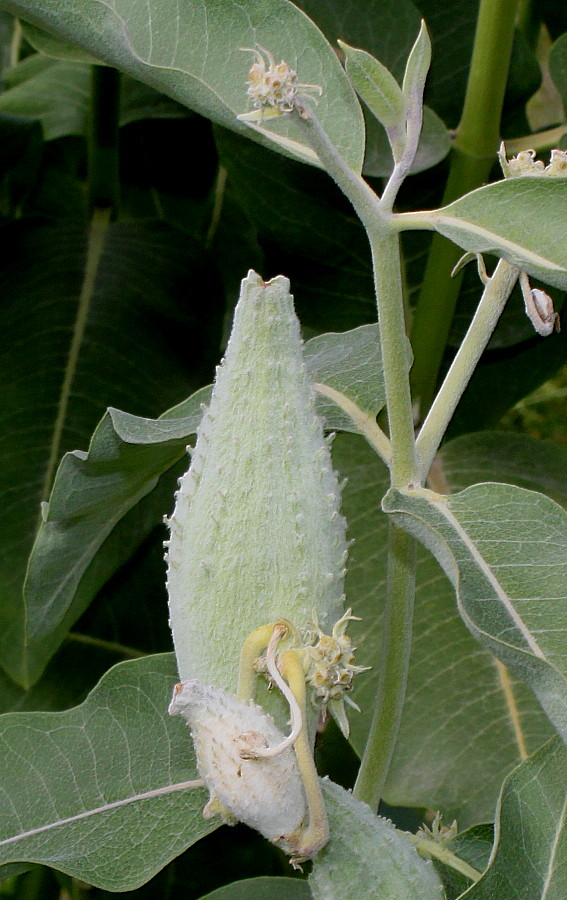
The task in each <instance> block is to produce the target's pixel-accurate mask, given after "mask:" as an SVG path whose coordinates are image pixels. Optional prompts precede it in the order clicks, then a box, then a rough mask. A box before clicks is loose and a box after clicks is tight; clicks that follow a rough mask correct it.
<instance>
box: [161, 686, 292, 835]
mask: <svg viewBox="0 0 567 900" xmlns="http://www.w3.org/2000/svg"><path fill="white" fill-rule="evenodd" d="M169 712H170V715H180V716H183V718H184V719H185V720H186V721H187V723H188V725H189V727H190V729H191V734H192V737H193V742H194V744H195V752H196V754H197V765H198V767H199V773H200V775H201V777H202V778H203V780H204V782H205V785H206V786H207V788H208V789H209V792H210V796H211V801H213V806H212V809H211V812H213V811H214V801H215V800H216V801H220V803H222V804H223V806H224V807H226V810H227V811H228V812H229V813H230V814H231V815H232V816H234V818H235V819H237V820H239V821H241V822H244V823H245V824H246V825H249V826H250V827H251V828H255V829H256V830H257V831H259V832H260V834H263V835H264V837H266V838H268V840H270V841H273V842H274V843H278V842H280V841H281V840H282V838H284V837H285V836H286V835H289V834H292V833H293V832H295V831H296V830H297V829H298V828H299V827H300V826H301V825H302V823H303V821H304V819H305V816H306V802H305V795H304V793H303V788H302V784H301V779H300V776H299V769H298V766H297V761H296V758H295V754H294V752H293V750H292V749H288V750H285V751H284V752H283V753H281V754H278V755H277V756H273V757H270V758H268V759H244V758H243V757H242V756H241V752H242V751H244V753H246V751H247V750H250V749H254V748H255V747H275V746H277V745H278V744H281V742H282V741H283V740H284V735H283V734H282V733H281V731H280V730H279V729H278V728H276V726H275V724H274V722H273V720H272V718H271V717H270V716H268V715H266V713H265V712H264V711H263V710H262V708H261V707H260V706H257V705H256V704H255V703H252V702H248V703H245V702H243V701H242V700H238V699H237V698H236V697H234V696H232V695H231V694H229V693H227V692H226V691H223V690H220V689H219V688H215V687H211V686H210V685H204V684H202V683H201V682H199V681H186V682H184V683H182V684H178V685H177V686H176V688H175V691H174V693H173V698H172V700H171V704H170V707H169Z"/></svg>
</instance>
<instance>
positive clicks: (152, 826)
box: [0, 654, 214, 891]
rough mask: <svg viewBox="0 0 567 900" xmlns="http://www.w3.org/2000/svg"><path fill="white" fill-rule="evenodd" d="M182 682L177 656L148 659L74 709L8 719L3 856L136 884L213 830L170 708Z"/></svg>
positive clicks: (96, 879)
mask: <svg viewBox="0 0 567 900" xmlns="http://www.w3.org/2000/svg"><path fill="white" fill-rule="evenodd" d="M175 680H176V672H175V660H174V658H173V655H172V654H166V655H162V656H151V657H146V658H145V659H141V660H135V661H133V662H127V663H121V664H120V665H118V666H115V667H114V668H113V669H111V670H110V672H108V673H107V674H106V675H105V676H104V678H103V679H102V681H101V682H100V683H99V685H98V686H97V687H96V688H95V690H94V691H93V692H92V693H91V694H90V695H89V697H88V698H87V700H86V701H85V702H84V703H83V704H82V705H81V706H79V707H76V708H75V709H72V710H69V711H68V712H62V713H43V712H42V713H21V714H10V713H9V714H6V715H5V716H2V717H1V718H0V735H1V738H0V740H1V742H2V762H1V774H0V780H1V784H2V793H3V796H4V798H5V799H4V803H3V804H2V813H1V815H0V822H1V837H0V862H1V863H10V862H13V861H20V860H24V861H31V862H41V863H44V864H45V865H48V866H52V867H54V868H57V869H59V870H60V871H62V872H67V873H68V874H70V875H73V876H74V877H76V878H80V879H82V880H84V881H86V882H89V883H91V884H94V885H97V886H99V887H101V888H104V889H107V890H113V891H121V890H122V891H124V890H132V889H134V888H135V887H138V886H139V885H140V884H143V883H144V882H145V881H147V880H148V879H149V878H151V876H152V875H154V874H155V873H156V872H157V871H159V869H160V868H162V867H163V866H164V865H166V863H168V862H169V861H170V860H171V859H173V858H174V857H175V856H177V855H178V854H179V853H181V852H182V851H183V850H184V849H186V847H188V846H190V845H191V844H192V843H194V841H196V840H198V839H199V838H201V837H203V836H204V835H205V834H207V833H208V832H209V831H211V830H212V829H211V825H210V824H208V823H206V822H205V820H204V819H203V816H202V804H203V800H204V797H205V792H204V791H203V790H201V789H193V790H191V789H188V788H183V787H182V785H183V784H184V783H185V782H187V781H189V780H191V779H194V778H195V777H197V776H196V774H195V772H196V770H195V761H194V756H193V749H192V742H191V739H190V736H189V733H188V731H187V729H186V728H185V727H184V725H183V723H181V722H180V721H179V720H176V719H173V718H171V717H170V716H169V715H168V713H167V707H168V703H169V700H170V697H171V692H172V688H173V685H174V683H175ZM24 773H25V775H24ZM23 776H24V777H23ZM212 827H213V828H214V825H213V826H212Z"/></svg>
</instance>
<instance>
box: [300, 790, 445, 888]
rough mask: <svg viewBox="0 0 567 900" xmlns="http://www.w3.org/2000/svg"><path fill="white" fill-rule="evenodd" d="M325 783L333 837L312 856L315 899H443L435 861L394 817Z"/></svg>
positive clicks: (311, 876)
mask: <svg viewBox="0 0 567 900" xmlns="http://www.w3.org/2000/svg"><path fill="white" fill-rule="evenodd" d="M322 784H323V793H324V797H325V803H326V806H327V813H328V816H329V827H330V832H331V837H330V840H329V843H328V844H327V845H326V846H325V847H323V849H322V850H321V851H320V852H319V853H318V854H317V856H316V857H315V859H314V861H313V869H312V871H311V874H310V876H309V886H310V888H311V892H312V894H313V897H314V900H343V898H344V897H364V898H365V900H373V898H375V900H442V898H443V887H442V885H441V881H440V880H439V877H438V875H437V873H436V872H435V869H434V868H433V865H432V863H430V862H426V861H425V860H423V859H421V857H420V856H418V854H417V852H416V851H415V850H414V848H413V847H412V846H411V844H410V843H409V841H408V840H407V839H406V838H405V837H404V836H403V835H402V834H399V833H398V832H397V831H396V830H395V829H394V826H393V825H392V823H391V822H389V821H388V820H387V819H383V818H382V817H380V816H376V815H374V813H373V812H372V811H371V809H370V807H369V806H367V805H366V804H365V803H361V802H360V800H355V799H354V797H353V796H352V794H350V793H349V792H348V791H345V790H344V789H343V788H341V787H339V785H338V784H333V782H332V781H323V782H322Z"/></svg>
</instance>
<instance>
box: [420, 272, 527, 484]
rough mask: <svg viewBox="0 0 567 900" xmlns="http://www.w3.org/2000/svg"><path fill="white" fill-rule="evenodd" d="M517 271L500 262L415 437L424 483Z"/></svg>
mask: <svg viewBox="0 0 567 900" xmlns="http://www.w3.org/2000/svg"><path fill="white" fill-rule="evenodd" d="M519 274H520V272H519V269H517V268H516V267H515V266H512V265H510V263H508V262H506V261H505V260H503V259H501V260H500V262H499V263H498V265H497V266H496V269H495V271H494V274H493V276H492V278H490V280H489V281H488V284H487V285H486V287H485V289H484V291H483V294H482V297H481V300H480V303H479V305H478V308H477V310H476V312H475V314H474V317H473V320H472V322H471V324H470V325H469V329H468V331H467V333H466V335H465V337H464V340H463V342H462V344H461V346H460V347H459V349H458V351H457V354H456V356H455V358H454V360H453V362H452V365H451V368H450V369H449V371H448V372H447V375H446V376H445V380H444V382H443V384H442V385H441V387H440V388H439V391H438V393H437V396H436V397H435V400H434V401H433V405H432V406H431V409H430V410H429V413H428V415H427V418H426V419H425V422H424V423H423V427H422V429H421V431H420V433H419V436H418V438H417V445H416V446H417V454H418V460H419V477H420V481H422V482H423V481H424V480H425V478H426V477H427V473H428V472H429V469H430V467H431V463H432V462H433V458H434V456H435V454H436V453H437V450H438V448H439V445H440V443H441V441H442V440H443V435H444V434H445V431H446V430H447V426H448V424H449V422H450V421H451V419H452V417H453V413H454V412H455V409H456V407H457V404H458V402H459V400H460V399H461V397H462V395H463V393H464V391H465V388H466V386H467V384H468V383H469V381H470V379H471V376H472V374H473V372H474V370H475V369H476V366H477V363H478V361H479V359H480V357H481V356H482V354H483V352H484V349H485V347H486V345H487V344H488V341H489V340H490V337H491V335H492V332H493V331H494V329H495V327H496V323H497V322H498V319H499V318H500V315H501V314H502V311H503V309H504V307H505V305H506V301H507V300H508V297H509V296H510V294H511V292H512V288H513V287H514V285H515V283H516V281H517V280H518V275H519Z"/></svg>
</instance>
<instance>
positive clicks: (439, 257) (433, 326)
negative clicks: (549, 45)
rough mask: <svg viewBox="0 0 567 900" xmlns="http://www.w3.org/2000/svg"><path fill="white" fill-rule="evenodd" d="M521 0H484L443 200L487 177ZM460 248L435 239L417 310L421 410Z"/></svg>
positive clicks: (449, 310)
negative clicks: (451, 276) (452, 273)
mask: <svg viewBox="0 0 567 900" xmlns="http://www.w3.org/2000/svg"><path fill="white" fill-rule="evenodd" d="M517 7H518V0H481V3H480V8H479V14H478V20H477V28H476V33H475V40H474V47H473V54H472V60H471V67H470V71H469V77H468V83H467V90H466V95H465V102H464V106H463V113H462V117H461V121H460V123H459V126H458V128H457V132H456V136H455V144H454V150H453V155H452V159H451V170H450V175H449V179H448V182H447V187H446V189H445V194H444V197H443V204H444V205H445V204H447V203H450V202H452V201H453V200H455V199H456V198H457V197H460V196H462V195H463V194H465V193H467V192H468V191H470V190H473V189H474V188H477V187H479V186H480V185H481V184H483V182H484V181H486V179H487V177H488V175H489V173H490V169H491V166H492V163H493V161H494V156H495V153H496V150H497V148H498V143H499V130H500V118H501V114H502V104H503V101H504V91H505V88H506V79H507V75H508V68H509V64H510V56H511V52H512V40H513V33H514V20H515V15H516V10H517ZM459 255H460V251H459V250H458V249H456V248H455V247H454V246H453V245H452V244H450V243H449V242H448V241H447V240H446V239H445V238H442V237H441V236H439V235H436V236H435V237H434V239H433V242H432V245H431V250H430V253H429V259H428V263H427V268H426V272H425V277H424V280H423V284H422V288H421V294H420V298H419V302H418V306H417V309H416V313H415V317H414V322H413V328H412V343H413V346H414V353H415V358H414V364H413V368H412V375H411V383H412V386H413V393H414V396H416V397H419V398H420V403H421V408H422V412H426V411H427V409H428V408H429V405H430V403H431V400H432V398H433V395H434V392H435V385H436V382H437V375H438V372H439V367H440V365H441V360H442V358H443V352H444V349H445V345H446V343H447V337H448V334H449V329H450V326H451V320H452V318H453V313H454V311H455V305H456V302H457V297H458V295H459V289H460V281H461V280H460V278H455V279H451V278H450V275H451V271H452V269H453V267H454V266H455V263H456V262H457V260H458V258H459Z"/></svg>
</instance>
